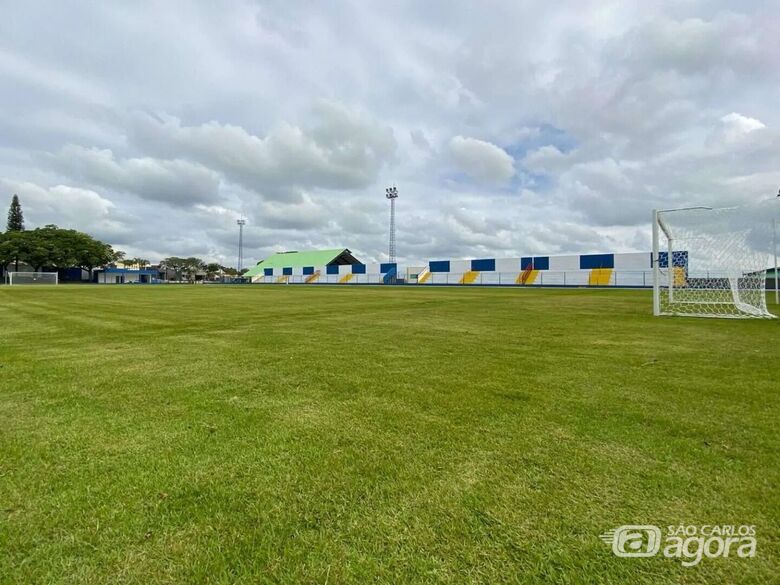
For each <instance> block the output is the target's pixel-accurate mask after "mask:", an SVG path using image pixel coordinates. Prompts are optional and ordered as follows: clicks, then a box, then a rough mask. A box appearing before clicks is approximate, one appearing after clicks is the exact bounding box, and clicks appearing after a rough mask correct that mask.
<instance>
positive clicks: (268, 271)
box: [263, 268, 274, 276]
mask: <svg viewBox="0 0 780 585" xmlns="http://www.w3.org/2000/svg"><path fill="white" fill-rule="evenodd" d="M263 275H264V276H273V275H274V269H273V268H263Z"/></svg>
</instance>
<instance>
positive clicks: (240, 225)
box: [236, 217, 246, 276]
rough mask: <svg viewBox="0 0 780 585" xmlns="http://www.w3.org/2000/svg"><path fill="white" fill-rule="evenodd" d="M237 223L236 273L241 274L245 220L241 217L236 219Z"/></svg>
mask: <svg viewBox="0 0 780 585" xmlns="http://www.w3.org/2000/svg"><path fill="white" fill-rule="evenodd" d="M236 224H238V274H239V276H240V275H241V269H242V268H243V267H244V266H243V264H244V226H245V225H246V220H245V219H244V218H243V217H242V218H240V219H237V220H236Z"/></svg>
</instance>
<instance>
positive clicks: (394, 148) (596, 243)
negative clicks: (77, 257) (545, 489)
mask: <svg viewBox="0 0 780 585" xmlns="http://www.w3.org/2000/svg"><path fill="white" fill-rule="evenodd" d="M45 8H46V12H47V14H49V15H50V18H47V19H41V18H40V13H41V10H42V7H41V6H40V5H36V6H32V5H28V4H25V3H12V4H9V5H8V6H5V7H4V20H3V22H5V23H13V26H6V27H4V28H3V48H2V50H0V83H2V86H3V92H0V202H2V197H4V196H5V197H7V198H10V195H11V194H12V193H14V192H18V193H19V195H20V197H21V198H22V203H23V206H24V208H25V213H26V216H27V218H28V222H29V223H30V224H31V225H40V224H43V223H49V222H53V223H58V224H60V225H70V226H73V227H78V228H79V229H85V230H87V231H90V232H92V233H94V234H95V235H98V236H100V237H104V238H105V239H107V240H109V241H111V242H112V243H116V244H117V245H120V246H121V247H122V248H123V249H126V250H127V251H128V252H129V253H131V254H141V255H144V256H145V257H149V258H151V259H158V258H159V257H160V256H164V255H170V254H176V255H191V254H201V255H204V256H208V257H209V258H213V259H217V260H220V261H226V262H234V258H235V246H236V241H237V232H236V226H235V220H236V218H237V217H238V216H239V215H244V216H246V217H247V218H248V222H249V223H248V225H247V230H246V242H247V247H248V249H247V254H246V255H247V256H248V257H249V258H253V259H258V258H262V257H264V256H266V255H267V254H269V253H271V252H272V251H274V250H279V249H303V248H306V247H324V246H341V245H344V246H347V247H350V248H351V249H353V250H355V251H356V252H359V254H360V255H361V257H362V258H364V259H366V260H372V261H373V260H384V259H385V257H386V240H387V212H388V210H387V202H386V201H385V199H384V193H383V192H384V188H385V187H386V186H387V185H389V184H392V183H393V182H395V183H396V184H397V185H398V187H399V190H400V192H401V197H400V199H399V201H398V225H399V238H398V240H399V242H398V248H399V253H400V256H401V257H402V259H404V260H409V261H415V260H424V259H428V258H430V257H448V256H452V257H469V256H487V255H491V256H492V255H498V256H500V255H519V254H525V253H540V254H543V253H555V252H564V251H566V252H577V251H582V252H589V251H590V252H595V251H607V250H617V251H619V250H627V251H628V250H638V249H646V247H647V246H648V245H649V213H650V210H651V209H652V208H653V207H656V206H657V207H672V206H676V205H696V204H716V205H718V204H722V205H729V204H734V203H739V202H742V201H749V200H754V199H756V198H760V197H763V196H771V195H772V194H774V193H775V192H776V190H777V186H778V184H780V171H778V169H780V134H779V132H780V113H779V112H778V110H777V105H776V103H775V101H776V100H775V99H774V95H775V94H776V91H777V88H776V80H777V79H778V78H780V60H778V58H777V55H779V54H780V35H777V33H776V29H777V26H776V25H777V22H778V21H780V10H778V7H777V6H776V5H774V4H772V3H768V2H761V1H752V0H749V1H747V2H743V3H740V4H739V5H735V4H733V3H725V2H721V1H720V0H716V1H715V2H708V3H703V2H699V1H698V0H697V1H694V2H684V3H647V2H614V3H607V4H605V3H604V2H601V1H599V0H577V1H575V0H571V1H564V2H561V3H552V4H551V3H547V4H543V3H536V4H530V5H528V4H523V3H517V2H514V1H511V0H502V1H498V2H495V3H493V4H492V5H491V10H489V11H488V10H484V11H480V14H479V16H480V18H479V19H475V18H474V7H473V4H470V3H466V2H445V1H444V0H431V1H429V2H424V3H412V4H390V5H388V4H387V3H384V4H381V5H380V4H379V3H373V2H360V3H352V2H337V3H335V4H329V5H327V6H325V5H320V4H316V3H315V4H312V3H308V2H306V3H304V2H296V1H288V2H243V1H237V2H227V3H223V4H221V5H220V6H219V7H216V6H210V5H208V4H200V5H197V4H196V5H194V4H192V3H189V2H183V1H180V0H171V1H170V2H166V3H164V4H160V3H156V2H147V1H145V0H141V2H138V3H134V4H132V5H127V6H121V7H120V6H117V5H110V6H109V5H103V4H96V3H94V2H87V1H85V0H84V1H78V0H77V1H75V2H69V3H67V6H65V4H63V3H57V2H49V3H48V6H46V7H45ZM0 26H2V25H0ZM128 47H131V48H132V50H128ZM3 194H5V195H3Z"/></svg>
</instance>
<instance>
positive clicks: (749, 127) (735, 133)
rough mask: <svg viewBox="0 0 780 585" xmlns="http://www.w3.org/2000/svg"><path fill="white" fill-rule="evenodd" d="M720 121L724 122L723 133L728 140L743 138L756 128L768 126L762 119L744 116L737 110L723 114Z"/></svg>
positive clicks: (733, 140)
mask: <svg viewBox="0 0 780 585" xmlns="http://www.w3.org/2000/svg"><path fill="white" fill-rule="evenodd" d="M720 121H721V122H723V128H722V133H721V135H722V137H723V139H724V140H726V141H727V142H735V141H737V140H741V139H742V138H745V137H746V136H747V135H748V134H750V133H751V132H753V131H754V130H759V129H761V128H766V126H765V125H764V123H763V122H761V120H756V119H755V118H750V117H748V116H743V115H742V114H737V113H736V112H731V113H730V114H727V115H725V116H723V117H722V118H721V119H720Z"/></svg>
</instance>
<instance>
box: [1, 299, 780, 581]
mask: <svg viewBox="0 0 780 585" xmlns="http://www.w3.org/2000/svg"><path fill="white" fill-rule="evenodd" d="M649 312H650V295H649V293H647V292H638V291H625V290H617V291H616V290H612V291H584V290H517V289H511V290H510V289H500V290H499V289H477V288H432V287H419V288H389V287H388V288H381V287H377V288H364V287H314V286H312V287H299V286H287V287H273V286H266V287H259V286H255V287H209V286H169V287H165V286H158V287H153V286H150V287H108V286H106V287H97V286H94V287H92V286H84V287H76V286H73V287H68V286H59V287H10V288H9V287H0V323H2V333H1V344H0V581H1V582H7V583H33V582H36V583H42V582H66V583H93V582H94V583H100V582H102V583H115V582H126V583H155V582H187V583H191V582H225V583H233V582H240V583H254V582H258V581H261V582H262V581H270V582H285V583H300V582H312V583H314V582H317V583H323V582H329V583H345V582H346V583H369V582H379V583H401V582H426V583H430V582H451V583H466V582H484V583H495V582H521V583H542V582H556V583H580V582H588V583H604V584H607V583H609V584H613V583H623V582H625V583H628V582H630V583H661V582H665V583H670V582H671V583H674V582H678V583H703V582H709V583H736V582H740V583H743V582H744V583H764V582H770V581H772V580H775V579H777V575H778V573H779V572H780V562H779V560H778V555H779V553H780V497H779V496H778V485H780V462H779V458H778V453H780V440H779V439H778V418H779V413H780V397H778V386H780V385H779V384H778V382H777V378H778V370H779V369H780V363H779V359H780V351H779V350H778V343H779V342H780V335H778V334H779V333H780V322H778V321H729V320H724V321H721V320H707V319H698V320H697V319H683V318H653V317H652V316H650V314H649ZM773 379H774V380H773ZM629 523H635V524H643V523H649V524H657V525H661V526H666V525H677V524H696V525H700V524H753V525H755V526H756V532H757V540H758V549H757V556H756V558H753V559H738V558H733V557H732V558H728V559H704V560H703V561H702V562H701V564H700V565H698V566H697V567H693V568H684V567H682V566H681V565H680V562H679V561H677V560H669V559H663V558H661V557H657V558H650V559H620V558H616V557H614V556H613V555H612V554H611V552H610V550H609V547H608V546H607V545H606V544H604V543H603V542H601V541H600V540H599V538H598V535H599V534H601V533H602V532H604V531H606V530H608V529H610V528H614V527H616V526H618V525H621V524H629Z"/></svg>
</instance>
